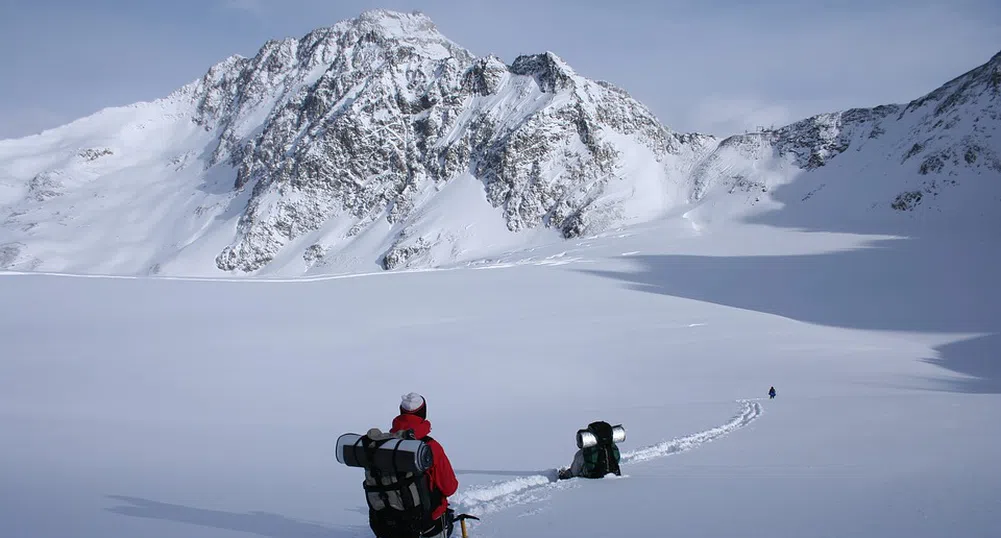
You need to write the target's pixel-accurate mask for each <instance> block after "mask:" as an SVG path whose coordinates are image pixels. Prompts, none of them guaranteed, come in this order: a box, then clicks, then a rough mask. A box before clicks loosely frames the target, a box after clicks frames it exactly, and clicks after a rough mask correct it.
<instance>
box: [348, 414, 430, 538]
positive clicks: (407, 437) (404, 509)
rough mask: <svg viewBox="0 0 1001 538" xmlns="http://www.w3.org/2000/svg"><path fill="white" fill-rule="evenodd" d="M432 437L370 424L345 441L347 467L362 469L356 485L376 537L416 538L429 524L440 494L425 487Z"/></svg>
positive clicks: (428, 480)
mask: <svg viewBox="0 0 1001 538" xmlns="http://www.w3.org/2000/svg"><path fill="white" fill-rule="evenodd" d="M349 440H350V439H349ZM432 440H433V439H432V438H431V437H430V436H428V437H425V438H423V439H420V440H417V439H414V435H413V432H412V431H410V430H407V431H403V432H398V433H397V434H390V433H383V432H381V431H380V430H378V429H377V428H373V429H371V430H369V431H368V433H367V434H365V435H363V436H356V439H355V440H354V442H352V443H351V444H350V445H346V448H345V449H344V453H345V454H346V457H347V458H353V459H354V461H353V462H352V463H354V464H355V465H353V466H357V467H364V469H365V481H364V482H363V483H362V487H363V488H364V490H365V501H366V503H367V504H368V508H369V525H370V527H371V528H372V531H373V532H374V533H375V535H376V536H379V537H383V538H389V537H416V536H419V535H420V534H421V533H422V532H423V531H425V530H427V529H428V528H430V527H431V526H433V525H434V523H435V522H434V521H431V512H432V511H434V509H435V508H437V507H438V505H440V504H441V493H440V492H438V491H436V490H434V489H433V488H432V487H431V480H430V477H429V476H428V473H427V470H428V469H429V468H430V467H431V464H432V463H433V456H432V454H431V447H430V446H429V445H428V444H427V443H428V442H430V441H432Z"/></svg>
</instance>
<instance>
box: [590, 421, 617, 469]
mask: <svg viewBox="0 0 1001 538" xmlns="http://www.w3.org/2000/svg"><path fill="white" fill-rule="evenodd" d="M587 430H588V431H590V432H591V433H593V434H594V436H595V438H596V439H597V440H598V443H597V444H596V445H594V446H590V447H587V448H583V449H581V450H582V451H583V456H584V466H583V469H582V471H581V472H582V473H583V474H584V476H586V477H588V478H601V477H603V476H605V475H607V474H608V473H612V474H615V475H616V476H621V474H622V471H621V470H620V469H619V447H617V446H616V445H615V442H614V439H613V432H612V425H611V424H609V423H607V422H604V421H600V420H599V421H597V422H592V423H590V424H588V425H587Z"/></svg>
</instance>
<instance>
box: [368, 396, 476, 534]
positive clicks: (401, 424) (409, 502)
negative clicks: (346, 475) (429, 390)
mask: <svg viewBox="0 0 1001 538" xmlns="http://www.w3.org/2000/svg"><path fill="white" fill-rule="evenodd" d="M389 433H390V434H393V436H394V437H400V436H402V437H404V438H406V439H416V440H419V441H423V442H424V443H425V444H427V446H428V447H429V448H430V449H431V454H432V456H433V460H432V461H433V463H432V464H431V467H430V468H428V469H427V470H426V471H425V472H424V474H423V475H419V476H417V478H418V479H423V478H425V477H426V479H427V486H428V487H427V489H428V490H429V491H427V493H426V494H424V495H422V494H420V492H419V491H418V488H417V487H416V486H417V484H415V483H409V484H408V483H406V482H396V483H395V484H394V486H396V488H397V489H399V488H401V487H402V488H403V491H402V493H403V497H399V498H396V499H394V500H398V501H402V502H399V504H401V505H402V506H399V507H397V506H392V505H393V504H397V503H394V502H387V503H384V504H383V505H382V508H383V509H382V510H374V509H372V506H371V505H370V507H369V508H370V509H369V526H370V527H371V528H372V532H374V533H375V535H376V536H377V537H378V538H419V537H436V538H437V537H440V538H447V537H448V536H450V535H451V534H452V527H453V517H454V511H453V510H452V509H450V508H449V507H448V497H450V496H451V495H454V494H455V491H456V490H457V489H458V488H459V481H458V479H457V478H456V477H455V471H453V470H452V463H451V462H450V461H449V459H448V456H447V455H445V449H443V448H442V446H441V444H439V443H438V441H436V440H435V439H433V438H432V437H431V436H430V435H429V434H430V433H431V423H430V422H429V421H428V420H427V402H426V401H425V400H424V397H423V396H421V395H420V394H417V393H416V392H411V393H409V394H406V395H404V396H403V398H402V401H401V402H400V414H399V415H398V416H397V417H396V418H394V419H393V427H392V429H391V430H390V432H389ZM387 486H388V485H387ZM378 487H379V486H376V488H378ZM415 504H426V506H413V505H415ZM394 508H396V509H395V510H394ZM401 508H405V509H409V510H408V511H401V510H400V509H401ZM414 514H418V515H419V516H420V517H415V516H414Z"/></svg>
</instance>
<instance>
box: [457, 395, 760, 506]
mask: <svg viewBox="0 0 1001 538" xmlns="http://www.w3.org/2000/svg"><path fill="white" fill-rule="evenodd" d="M740 402H741V403H742V404H743V407H742V408H741V411H740V412H739V413H738V414H737V415H735V416H734V417H733V418H731V419H730V420H729V421H728V422H727V423H726V424H723V425H722V426H717V427H715V428H712V429H710V430H706V431H703V432H699V433H694V434H691V435H688V436H685V437H679V438H677V439H673V440H671V441H666V442H663V443H659V444H656V445H652V446H648V447H644V448H639V449H636V450H631V451H629V452H624V453H623V454H622V458H621V465H629V464H633V463H640V462H644V461H648V460H651V459H655V458H662V457H665V456H672V455H674V454H680V453H681V452H687V451H689V450H691V449H693V448H697V447H699V446H700V445H703V444H705V443H709V442H712V441H714V440H716V439H719V438H720V437H722V436H724V435H726V434H728V433H732V432H734V431H736V430H738V429H740V428H743V427H744V426H747V425H748V424H750V423H751V422H753V421H754V420H755V419H756V418H758V417H759V416H761V412H762V411H761V404H760V403H758V402H756V401H753V400H740ZM556 474H557V470H556V469H552V470H547V471H540V472H539V474H537V475H530V476H522V477H518V478H515V479H513V480H504V481H501V482H496V483H494V484H490V485H487V486H477V487H472V488H469V489H467V490H465V491H462V492H460V493H458V494H457V495H456V496H455V497H454V498H453V504H454V505H455V506H456V507H457V508H458V509H459V510H460V511H463V512H470V513H475V514H477V515H483V514H490V513H494V512H499V511H502V510H505V509H508V508H511V507H514V506H518V505H523V504H529V503H537V502H539V501H544V500H546V499H548V498H550V496H551V495H552V493H553V492H554V491H556V490H560V489H567V488H574V487H579V486H580V485H581V481H579V480H561V481H557V479H556Z"/></svg>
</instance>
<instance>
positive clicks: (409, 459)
mask: <svg viewBox="0 0 1001 538" xmlns="http://www.w3.org/2000/svg"><path fill="white" fill-rule="evenodd" d="M362 437H364V436H362V435H358V434H356V433H345V434H344V435H341V436H340V437H338V438H337V448H336V449H335V452H336V456H337V461H338V463H343V464H344V465H347V466H348V467H365V468H374V469H377V470H379V471H381V472H384V473H422V472H424V471H426V470H428V469H430V468H431V464H432V463H433V462H434V455H433V454H432V453H431V447H430V446H428V445H427V443H425V442H424V441H420V440H417V439H400V438H398V437H391V438H389V439H386V440H384V441H382V444H381V445H380V446H379V447H378V448H376V449H375V450H374V453H373V455H372V461H369V460H368V451H367V450H366V449H365V445H364V441H363V440H362Z"/></svg>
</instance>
